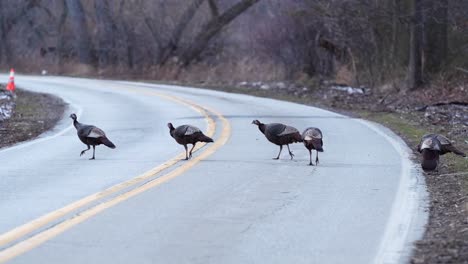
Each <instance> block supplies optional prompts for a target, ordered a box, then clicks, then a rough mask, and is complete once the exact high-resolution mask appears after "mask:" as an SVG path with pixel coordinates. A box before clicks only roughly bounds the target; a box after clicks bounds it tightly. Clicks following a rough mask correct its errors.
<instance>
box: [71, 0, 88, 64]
mask: <svg viewBox="0 0 468 264" xmlns="http://www.w3.org/2000/svg"><path fill="white" fill-rule="evenodd" d="M65 5H66V7H67V12H68V17H69V18H70V22H71V25H72V29H73V32H74V35H75V36H76V38H75V39H74V43H75V47H76V52H77V53H78V60H79V62H80V63H83V64H88V65H90V64H91V62H92V61H91V39H90V36H89V33H88V25H87V24H86V15H85V12H84V9H83V5H82V4H81V1H80V0H65Z"/></svg>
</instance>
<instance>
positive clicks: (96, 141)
mask: <svg viewBox="0 0 468 264" xmlns="http://www.w3.org/2000/svg"><path fill="white" fill-rule="evenodd" d="M70 118H71V119H73V125H74V126H75V128H76V132H77V134H78V137H79V138H80V140H81V142H83V143H84V144H85V145H87V146H88V148H87V149H85V150H83V151H81V153H80V156H82V155H83V154H84V153H85V152H86V151H88V150H89V149H90V147H89V146H93V157H92V158H90V159H91V160H93V159H95V158H94V154H95V148H96V146H98V145H101V144H104V145H106V146H108V147H109V148H111V149H115V145H114V143H112V142H111V141H110V140H109V139H108V138H107V137H106V133H104V131H102V130H101V129H99V128H97V127H95V126H91V125H85V124H81V123H80V122H78V120H77V117H76V115H75V114H71V115H70Z"/></svg>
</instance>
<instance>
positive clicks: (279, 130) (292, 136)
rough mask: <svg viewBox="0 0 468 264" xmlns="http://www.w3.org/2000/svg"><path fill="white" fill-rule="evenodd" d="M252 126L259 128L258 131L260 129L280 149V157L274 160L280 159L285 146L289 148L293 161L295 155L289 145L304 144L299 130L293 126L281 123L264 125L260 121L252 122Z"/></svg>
mask: <svg viewBox="0 0 468 264" xmlns="http://www.w3.org/2000/svg"><path fill="white" fill-rule="evenodd" d="M252 124H255V125H257V126H258V129H260V131H261V132H262V133H263V134H264V135H265V137H266V138H267V139H268V141H270V142H271V143H273V144H275V145H278V146H279V147H280V151H279V153H278V157H276V158H273V159H279V157H280V154H281V151H282V150H283V145H286V146H287V147H288V151H289V155H290V156H291V159H293V157H294V154H293V153H292V152H291V150H290V149H289V144H292V143H296V142H302V137H301V134H300V133H299V130H297V129H296V128H294V127H292V126H287V125H283V124H280V123H271V124H263V123H261V122H260V121H258V120H254V121H252Z"/></svg>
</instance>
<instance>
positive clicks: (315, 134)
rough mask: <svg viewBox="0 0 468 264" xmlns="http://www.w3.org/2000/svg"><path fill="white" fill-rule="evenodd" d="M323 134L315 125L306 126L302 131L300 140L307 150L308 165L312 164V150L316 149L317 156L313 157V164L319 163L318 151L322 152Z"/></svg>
mask: <svg viewBox="0 0 468 264" xmlns="http://www.w3.org/2000/svg"><path fill="white" fill-rule="evenodd" d="M322 139H323V135H322V131H320V129H318V128H316V127H308V128H306V129H305V130H304V132H302V141H303V142H304V146H305V147H306V148H307V149H308V150H309V160H310V162H309V165H311V166H312V165H313V164H312V150H313V149H315V150H316V151H317V158H315V164H318V163H319V158H318V153H319V152H323V141H322Z"/></svg>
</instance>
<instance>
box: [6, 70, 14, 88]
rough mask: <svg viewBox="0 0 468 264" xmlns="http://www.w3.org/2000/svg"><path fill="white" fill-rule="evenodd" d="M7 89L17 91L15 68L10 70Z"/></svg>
mask: <svg viewBox="0 0 468 264" xmlns="http://www.w3.org/2000/svg"><path fill="white" fill-rule="evenodd" d="M6 89H7V90H8V91H11V92H14V91H15V70H14V69H13V68H11V70H10V80H9V81H8V84H7V87H6Z"/></svg>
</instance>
